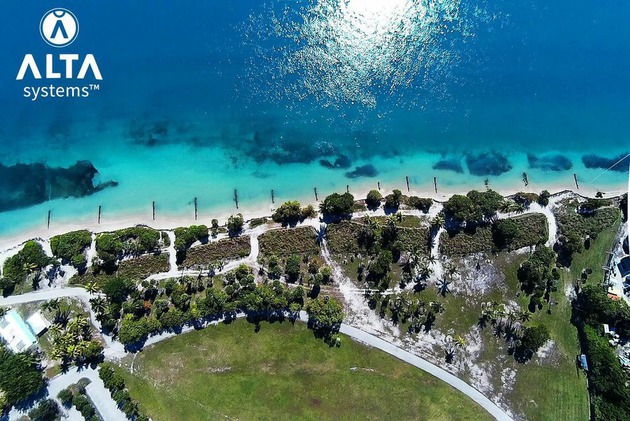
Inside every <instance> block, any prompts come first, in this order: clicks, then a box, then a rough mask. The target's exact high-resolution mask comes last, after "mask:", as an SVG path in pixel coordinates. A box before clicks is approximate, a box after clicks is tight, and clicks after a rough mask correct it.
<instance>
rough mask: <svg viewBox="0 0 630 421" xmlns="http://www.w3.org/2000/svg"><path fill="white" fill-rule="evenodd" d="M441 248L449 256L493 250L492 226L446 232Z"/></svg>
mask: <svg viewBox="0 0 630 421" xmlns="http://www.w3.org/2000/svg"><path fill="white" fill-rule="evenodd" d="M440 248H441V252H442V254H445V255H447V256H462V255H468V254H475V253H482V252H486V253H488V252H491V251H492V250H493V249H494V241H493V237H492V228H491V227H490V226H487V225H486V226H480V227H476V228H473V229H470V230H463V231H456V232H452V231H447V232H444V233H442V237H441V238H440Z"/></svg>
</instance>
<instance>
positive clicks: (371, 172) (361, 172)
mask: <svg viewBox="0 0 630 421" xmlns="http://www.w3.org/2000/svg"><path fill="white" fill-rule="evenodd" d="M377 175H378V170H377V169H376V168H374V165H372V164H367V165H362V166H360V167H356V168H355V169H354V170H352V171H348V172H347V173H346V177H348V178H359V177H376V176H377Z"/></svg>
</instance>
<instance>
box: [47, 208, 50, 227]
mask: <svg viewBox="0 0 630 421" xmlns="http://www.w3.org/2000/svg"><path fill="white" fill-rule="evenodd" d="M46 227H47V228H48V229H50V211H48V221H47V223H46Z"/></svg>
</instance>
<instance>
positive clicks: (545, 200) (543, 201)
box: [538, 190, 551, 206]
mask: <svg viewBox="0 0 630 421" xmlns="http://www.w3.org/2000/svg"><path fill="white" fill-rule="evenodd" d="M550 197H551V193H549V191H548V190H543V191H542V192H541V193H540V196H538V204H539V205H540V206H547V205H548V204H549V198H550Z"/></svg>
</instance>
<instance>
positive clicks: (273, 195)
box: [271, 189, 276, 203]
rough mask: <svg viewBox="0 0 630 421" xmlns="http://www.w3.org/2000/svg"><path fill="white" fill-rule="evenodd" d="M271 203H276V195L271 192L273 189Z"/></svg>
mask: <svg viewBox="0 0 630 421" xmlns="http://www.w3.org/2000/svg"><path fill="white" fill-rule="evenodd" d="M271 203H276V195H275V194H274V192H273V189H271Z"/></svg>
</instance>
